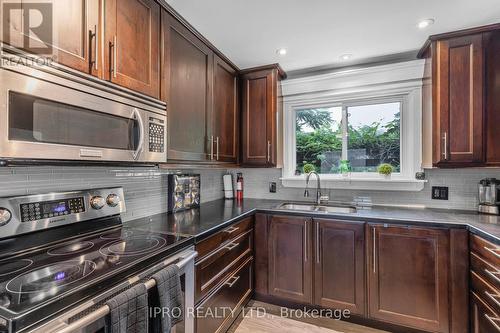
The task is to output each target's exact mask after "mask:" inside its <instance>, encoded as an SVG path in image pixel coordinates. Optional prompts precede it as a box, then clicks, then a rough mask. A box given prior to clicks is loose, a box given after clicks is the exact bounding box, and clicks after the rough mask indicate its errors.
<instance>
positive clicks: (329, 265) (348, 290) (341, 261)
mask: <svg viewBox="0 0 500 333" xmlns="http://www.w3.org/2000/svg"><path fill="white" fill-rule="evenodd" d="M313 243H314V248H315V260H314V281H315V283H314V304H315V305H320V306H322V307H325V308H334V309H348V310H349V311H350V312H351V313H352V314H359V315H364V314H365V226H364V223H363V222H353V221H337V220H331V219H330V220H327V219H314V242H313Z"/></svg>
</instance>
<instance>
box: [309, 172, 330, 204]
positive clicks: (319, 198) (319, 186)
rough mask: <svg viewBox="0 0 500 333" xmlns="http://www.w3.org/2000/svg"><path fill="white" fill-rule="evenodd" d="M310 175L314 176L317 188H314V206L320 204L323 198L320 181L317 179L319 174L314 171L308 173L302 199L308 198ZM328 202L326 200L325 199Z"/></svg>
mask: <svg viewBox="0 0 500 333" xmlns="http://www.w3.org/2000/svg"><path fill="white" fill-rule="evenodd" d="M311 175H315V176H316V179H317V187H316V204H318V205H319V204H321V202H322V201H323V196H322V195H321V179H320V177H319V174H318V173H317V172H316V171H312V172H309V173H308V174H307V177H306V189H305V191H304V197H306V198H308V197H309V180H310V178H311ZM326 200H328V199H326Z"/></svg>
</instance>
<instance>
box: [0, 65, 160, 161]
mask: <svg viewBox="0 0 500 333" xmlns="http://www.w3.org/2000/svg"><path fill="white" fill-rule="evenodd" d="M30 73H36V72H35V71H33V70H31V71H30ZM0 83H1V84H0V158H1V159H4V160H10V159H12V160H18V159H19V160H57V161H60V160H61V161H102V162H144V163H159V162H166V159H167V155H166V125H167V124H166V121H167V117H166V106H165V107H163V108H162V107H161V104H158V106H157V105H156V104H155V103H152V102H151V103H142V102H141V99H140V98H128V97H127V94H113V93H112V91H110V90H109V89H108V90H107V91H106V90H102V91H101V90H99V89H97V88H96V87H95V86H94V87H91V86H89V85H85V84H83V83H82V82H76V81H71V80H68V79H64V78H61V77H57V76H54V75H51V74H47V73H42V74H40V75H38V76H37V75H27V74H26V73H22V72H19V71H14V70H7V69H4V68H0Z"/></svg>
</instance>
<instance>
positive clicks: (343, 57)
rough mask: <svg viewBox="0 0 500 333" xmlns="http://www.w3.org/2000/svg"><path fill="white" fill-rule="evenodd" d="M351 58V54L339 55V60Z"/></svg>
mask: <svg viewBox="0 0 500 333" xmlns="http://www.w3.org/2000/svg"><path fill="white" fill-rule="evenodd" d="M351 58H352V54H343V55H341V56H340V60H342V61H346V60H349V59H351Z"/></svg>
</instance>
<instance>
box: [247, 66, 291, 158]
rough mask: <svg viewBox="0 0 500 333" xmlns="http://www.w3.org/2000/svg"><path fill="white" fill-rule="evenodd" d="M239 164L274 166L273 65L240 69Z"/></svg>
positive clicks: (276, 71)
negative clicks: (240, 155) (240, 133)
mask: <svg viewBox="0 0 500 333" xmlns="http://www.w3.org/2000/svg"><path fill="white" fill-rule="evenodd" d="M242 73H243V74H242V78H241V80H242V95H243V97H242V98H243V102H242V139H241V141H242V148H241V149H242V160H241V162H242V164H243V165H244V166H251V167H274V166H276V164H277V158H278V152H277V149H278V135H277V121H278V114H277V113H278V108H279V105H278V103H279V96H278V95H279V91H280V87H279V85H280V81H281V79H283V78H284V77H285V73H284V72H283V71H282V70H281V68H280V67H279V66H277V65H272V66H266V67H260V68H257V69H251V70H245V71H243V72H242Z"/></svg>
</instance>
